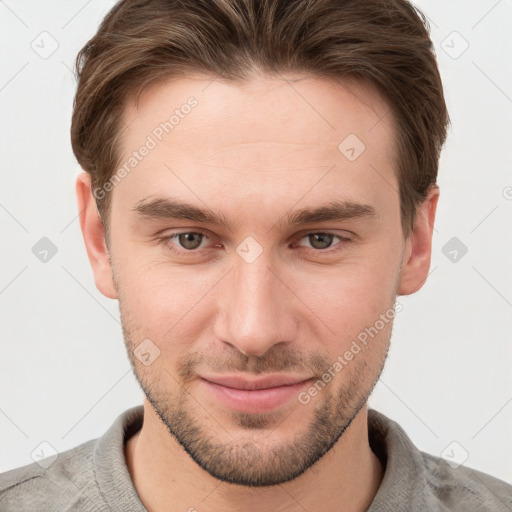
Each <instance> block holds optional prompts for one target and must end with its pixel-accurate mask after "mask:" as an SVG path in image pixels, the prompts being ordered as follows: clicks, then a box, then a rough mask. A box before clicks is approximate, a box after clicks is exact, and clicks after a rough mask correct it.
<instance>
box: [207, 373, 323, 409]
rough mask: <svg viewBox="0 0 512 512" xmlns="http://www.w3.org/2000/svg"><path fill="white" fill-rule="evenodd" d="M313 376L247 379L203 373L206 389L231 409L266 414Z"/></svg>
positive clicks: (292, 395)
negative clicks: (205, 374)
mask: <svg viewBox="0 0 512 512" xmlns="http://www.w3.org/2000/svg"><path fill="white" fill-rule="evenodd" d="M312 380H313V377H304V376H292V375H277V374H275V375H266V376H263V377H259V378H255V379H248V378H246V377H242V376H240V375H222V376H220V375H215V376H201V379H200V381H201V382H202V383H203V384H204V387H205V388H206V390H207V392H209V394H210V395H213V396H214V397H215V398H216V399H217V400H218V401H220V402H221V403H222V404H224V405H227V406H228V407H229V408H230V409H233V410H236V411H243V412H248V413H263V412H269V411H271V410H273V409H276V408H278V407H280V406H282V405H284V404H286V403H288V402H289V401H290V400H291V399H292V398H294V397H297V395H298V393H299V392H300V391H301V389H302V388H304V387H305V386H307V385H308V384H309V383H310V382H311V381H312Z"/></svg>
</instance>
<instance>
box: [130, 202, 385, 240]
mask: <svg viewBox="0 0 512 512" xmlns="http://www.w3.org/2000/svg"><path fill="white" fill-rule="evenodd" d="M132 211H134V212H136V213H137V215H138V216H139V217H141V218H147V219H161V220H190V221H193V222H200V223H203V224H213V225H218V226H223V227H225V228H227V229H228V230H230V231H233V230H234V227H235V226H234V224H233V223H231V222H230V221H229V220H228V219H227V218H226V217H225V216H224V215H222V214H219V213H215V212H213V211H211V210H210V209H207V208H205V209H203V208H198V207H197V206H194V205H191V204H188V203H185V202H183V201H180V200H178V199H176V198H173V197H154V198H151V196H150V197H147V198H144V199H142V200H140V201H139V202H138V203H137V205H136V206H135V207H134V208H132ZM374 217H377V210H376V209H375V208H374V207H373V206H371V205H369V204H361V203H355V202H353V201H340V200H333V201H330V202H329V203H327V204H326V205H323V206H319V207H309V208H304V209H302V210H298V211H294V212H291V213H290V212H289V213H287V214H285V215H284V217H283V218H282V219H281V220H280V221H279V222H278V223H277V225H278V226H280V227H282V226H283V225H286V224H289V225H302V224H310V223H313V222H333V221H343V220H350V219H367V220H370V219H371V218H374Z"/></svg>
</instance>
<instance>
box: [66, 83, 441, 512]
mask: <svg viewBox="0 0 512 512" xmlns="http://www.w3.org/2000/svg"><path fill="white" fill-rule="evenodd" d="M284 78H286V79H284ZM190 96H194V97H195V98H197V100H198V105H197V107H195V108H194V109H193V110H192V111H191V112H190V114H188V115H187V116H185V117H184V118H183V119H181V120H180V123H179V124H178V125H177V126H175V128H174V129H173V130H172V132H171V133H170V134H168V135H167V136H165V137H164V138H163V140H162V141H161V142H159V143H158V145H157V146H156V147H155V148H154V149H152V150H151V151H150V152H149V154H148V155H147V156H146V157H145V158H144V159H143V160H142V161H141V162H140V163H138V165H137V167H136V168H135V169H134V170H133V171H131V172H130V173H129V174H128V175H127V176H126V177H125V178H124V179H123V180H121V182H120V183H119V184H117V185H116V186H115V187H114V189H113V190H112V192H111V194H112V210H111V218H110V223H111V224H110V227H111V239H110V241H109V246H108V247H107V244H106V243H105V235H104V229H103V225H102V222H101V219H100V217H99V215H98V211H97V208H96V204H95V199H94V197H93V195H92V192H91V184H90V179H89V175H88V174H87V173H82V174H80V175H79V177H78V179H77V186H76V191H77V197H78V207H79V211H80V212H81V214H80V221H81V228H82V232H83V236H84V240H85V245H86V249H87V253H88V256H89V259H90V262H91V265H92V269H93V272H94V277H95V282H96V286H97V287H98V289H99V290H100V291H101V293H103V294H104V295H105V296H106V297H110V298H112V299H118V300H119V305H120V311H121V319H122V324H123V332H124V337H125V342H126V345H127V350H128V354H129V357H130V361H131V363H132V365H133V369H134V372H135V374H136V376H137V379H138V380H139V382H140V384H141V387H142V389H143V390H144V392H145V395H146V398H145V401H144V424H143V427H142V429H141V430H140V431H139V432H138V433H137V434H135V435H134V436H133V437H131V438H130V439H129V440H128V441H127V443H126V447H125V456H126V461H127V465H128V468H129V471H130V475H131V477H132V480H133V482H134V486H135V488H136V490H137V492H138V494H139V497H140V499H141V501H142V502H143V504H144V505H145V507H146V508H147V509H148V510H150V511H161V510H168V504H169V503H172V504H173V510H189V509H193V507H195V508H197V510H200V511H201V512H203V511H205V512H208V511H219V510H222V511H230V510H247V511H253V510H254V511H256V510H279V511H281V510H283V511H284V510H286V511H292V510H293V511H295V510H304V509H306V510H308V511H310V512H313V511H320V510H322V511H324V512H325V511H331V510H332V511H334V510H339V507H340V503H343V510H346V511H360V510H361V511H362V510H366V509H367V508H368V507H369V506H370V504H371V502H372V500H373V498H374V496H375V494H376V492H377V490H378V488H379V485H380V483H381V481H382V478H383V468H382V465H381V463H380V462H379V460H378V458H377V457H376V456H375V454H374V453H373V452H372V450H371V448H370V445H369V441H368V422H367V399H368V396H369V395H370V393H371V391H372V390H373V388H374V385H375V383H376V381H377V380H378V377H379V375H380V373H381V371H382V368H383V366H384V362H385V359H386V355H387V352H388V348H389V340H390V336H391V328H392V321H390V322H388V323H386V324H385V325H384V327H383V328H382V329H380V330H379V332H378V334H377V335H376V336H374V337H373V338H372V339H371V341H370V342H369V343H368V344H367V345H366V346H362V350H361V351H360V352H359V353H358V354H357V355H356V356H354V358H353V359H352V360H351V361H349V362H348V363H347V364H346V366H344V367H343V369H342V370H341V371H338V372H335V377H334V378H332V379H331V380H330V382H328V383H327V384H326V385H325V387H324V388H323V389H322V390H321V391H319V392H318V393H317V394H316V396H314V397H312V398H311V400H310V401H309V402H308V403H307V404H304V403H301V402H300V401H299V400H298V399H295V398H294V399H291V400H290V401H288V402H286V403H284V404H283V405H281V406H279V407H277V408H275V409H273V410H271V411H269V412H263V413H258V414H257V413H246V412H243V411H235V410H233V409H231V408H230V407H229V406H227V405H225V404H224V403H222V402H221V401H219V400H218V399H217V398H216V396H215V395H214V394H212V393H211V391H210V389H209V388H208V387H207V386H205V384H204V381H202V379H201V376H204V375H208V374H209V373H211V372H213V373H216V374H219V373H221V372H228V373H230V374H234V373H236V374H238V375H244V376H247V377H255V376H256V375H260V376H261V375H262V374H268V373H281V374H293V375H299V376H301V377H304V378H305V379H307V378H312V379H318V378H320V377H321V376H322V374H323V373H324V371H325V370H326V369H327V368H328V367H332V365H333V363H334V362H335V361H336V360H337V358H338V356H340V355H342V354H344V353H345V352H346V351H347V350H348V349H349V348H350V346H351V343H352V342H353V340H355V339H357V336H358V334H360V333H361V332H362V331H364V329H365V328H366V327H369V326H372V325H374V324H375V322H376V320H378V319H379V315H381V314H384V313H385V312H389V311H390V310H391V311H392V309H393V305H394V303H395V299H396V296H397V295H406V294H410V293H414V292H415V291H417V290H418V289H419V288H420V287H421V286H422V285H423V283H424V281H425V279H426V277H427V274H428V269H429V265H430V254H431V240H432V231H433V224H434V218H435V211H436V206H437V200H438V196H439V190H438V188H437V187H435V186H434V187H432V189H431V190H430V193H429V194H428V196H427V198H426V200H425V202H424V203H423V204H422V205H420V208H419V213H418V215H417V217H416V220H415V224H414V229H413V232H412V234H411V235H410V236H409V237H407V238H404V234H403V232H402V228H401V222H400V204H399V196H398V192H397V191H398V181H397V177H396V171H395V169H396V165H395V162H394V157H393V155H394V139H393V137H394V133H395V131H394V126H393V120H392V116H390V115H386V114H387V113H388V112H389V107H388V106H387V104H386V102H385V101H384V100H383V99H382V98H381V97H380V95H379V94H378V93H376V92H375V91H374V90H373V89H372V88H371V87H370V86H368V85H365V84H362V83H358V82H354V81H347V82H345V83H344V84H343V86H340V85H335V84H333V83H330V82H328V81H326V80H324V79H320V78H314V77H305V76H300V77H299V76H286V77H282V76H263V75H260V76H255V77H254V78H253V79H251V80H250V81H248V82H246V83H244V84H234V83H228V82H222V81H220V80H215V81H213V82H212V79H211V78H209V77H200V76H198V77H188V78H180V79H178V80H174V81H168V82H165V83H163V84H160V85H159V86H154V87H151V88H149V89H146V90H145V91H144V92H143V94H142V96H141V97H140V100H139V102H138V105H137V104H136V103H135V102H134V101H132V100H130V101H129V102H128V103H127V105H126V109H125V119H124V121H125V124H126V126H127V128H126V130H125V131H124V133H123V142H122V148H121V150H122V155H121V159H120V160H121V162H124V161H126V160H127V159H128V158H129V157H130V155H131V153H132V151H134V150H136V149H137V148H139V147H140V146H141V144H143V143H144V141H145V140H146V137H147V136H148V134H151V133H152V130H154V128H155V127H156V126H158V125H159V123H160V122H162V121H163V120H164V119H166V118H168V117H169V115H170V113H172V111H173V110H174V109H175V108H177V107H179V106H180V105H182V104H183V103H185V102H186V100H187V98H188V97H190ZM349 134H356V135H357V136H358V137H359V139H360V140H361V141H363V143H364V144H365V146H366V148H365V151H364V152H363V153H362V154H361V155H360V156H359V157H358V158H357V159H356V160H354V161H349V160H348V159H347V158H346V157H345V156H344V155H343V154H342V153H341V152H340V151H339V149H338V145H339V144H340V142H342V141H343V140H344V139H345V138H346V137H347V135H349ZM156 196H158V197H166V196H173V197H174V198H178V199H180V200H182V201H185V202H187V203H190V204H193V205H194V206H197V207H199V208H209V209H210V210H211V211H213V212H215V213H218V214H222V215H223V216H224V217H225V218H226V219H227V220H228V221H230V222H231V223H232V224H233V225H232V226H231V229H228V228H227V227H224V226H221V225H216V224H209V223H202V222H197V221H190V220H173V219H162V218H146V217H144V216H141V215H140V214H137V212H136V211H134V208H135V207H136V205H137V204H141V201H147V200H148V198H155V197H156ZM332 200H341V201H350V202H352V203H358V204H364V205H369V206H371V207H372V208H373V210H374V211H375V215H371V216H360V217H356V218H346V219H342V220H336V221H324V222H312V223H308V224H304V225H290V224H287V223H286V222H284V220H285V219H286V215H287V214H289V213H290V212H294V211H296V210H299V209H303V208H306V207H308V208H314V207H319V206H323V205H326V204H327V203H329V202H330V201H332ZM178 231H185V232H189V233H190V232H193V233H194V232H200V233H201V234H203V235H205V236H204V237H201V236H199V237H198V238H194V237H192V239H191V242H194V243H195V244H196V245H195V246H194V247H196V246H199V247H198V248H197V249H193V250H192V251H191V249H190V247H191V246H190V245H185V246H184V245H183V244H184V242H185V243H186V242H187V240H183V239H182V238H179V237H174V238H171V239H168V240H167V241H166V242H162V240H159V238H160V239H161V238H162V237H164V236H167V237H170V236H171V235H173V234H175V233H176V232H178ZM326 232H327V233H332V234H334V235H336V236H334V237H332V240H331V238H329V237H328V238H327V242H326V239H325V237H324V238H320V240H318V238H315V236H314V234H315V233H316V234H318V233H326ZM248 236H251V237H252V238H253V239H254V240H256V242H257V244H258V246H259V247H260V248H261V250H262V252H261V254H260V255H259V256H258V257H257V258H256V259H255V260H254V261H252V262H248V261H246V260H244V259H243V258H242V257H241V256H240V255H239V254H238V253H237V247H238V246H239V245H240V244H241V242H243V241H244V240H245V239H246V237H248ZM338 236H341V237H344V238H346V239H347V240H345V239H344V238H337V237H338ZM320 242H323V243H324V245H321V244H320ZM172 247H174V248H175V249H176V250H177V251H181V252H180V254H177V253H175V252H173V251H172ZM327 251H330V252H327ZM144 339H150V340H151V342H152V343H153V344H154V346H156V347H158V349H159V350H160V354H159V356H158V357H157V358H156V359H155V360H154V361H153V362H152V363H151V364H150V365H149V366H146V365H144V364H143V363H142V362H141V361H140V360H139V359H138V358H137V357H136V356H135V354H134V350H135V349H136V348H137V346H138V345H139V344H140V343H141V341H142V340H144ZM310 384H311V383H310ZM310 384H309V385H308V384H307V383H306V385H305V387H304V389H305V390H307V389H308V388H309V387H310ZM304 389H303V391H304ZM326 450H327V451H326ZM324 452H326V453H324ZM276 454H277V456H275V455H276Z"/></svg>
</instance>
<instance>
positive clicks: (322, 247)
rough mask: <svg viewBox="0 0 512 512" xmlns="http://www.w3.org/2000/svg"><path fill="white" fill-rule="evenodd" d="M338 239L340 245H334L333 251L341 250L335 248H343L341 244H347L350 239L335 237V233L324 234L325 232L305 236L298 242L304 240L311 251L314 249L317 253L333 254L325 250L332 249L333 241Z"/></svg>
mask: <svg viewBox="0 0 512 512" xmlns="http://www.w3.org/2000/svg"><path fill="white" fill-rule="evenodd" d="M336 238H337V239H339V240H340V243H338V244H334V247H336V249H334V251H336V250H341V248H342V247H339V248H338V247H337V246H343V245H344V244H343V242H349V241H350V239H349V238H346V237H343V236H341V235H336V234H335V233H325V232H318V233H308V234H307V235H305V236H303V237H302V238H301V239H300V240H304V239H306V240H307V241H308V242H309V243H310V244H311V245H310V247H311V248H312V249H315V250H317V251H322V252H333V251H329V250H326V249H330V248H331V247H333V241H334V240H335V239H336Z"/></svg>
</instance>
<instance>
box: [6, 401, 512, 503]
mask: <svg viewBox="0 0 512 512" xmlns="http://www.w3.org/2000/svg"><path fill="white" fill-rule="evenodd" d="M142 415H143V407H142V406H137V407H134V408H132V409H129V410H127V411H125V412H124V413H122V414H121V415H120V416H119V417H118V418H117V419H116V421H115V422H114V423H113V425H112V426H111V427H110V428H109V429H108V430H107V432H106V433H105V434H104V435H103V436H101V437H100V438H99V439H97V440H91V441H88V442H86V443H83V444H81V445H79V446H77V447H75V448H72V449H70V450H68V451H65V452H62V453H60V454H59V455H58V457H57V459H56V460H55V461H54V462H53V463H52V464H51V465H50V466H49V467H48V468H47V469H44V467H41V466H44V465H45V464H41V462H40V463H39V464H41V466H40V465H39V464H38V463H33V464H30V465H28V466H24V467H21V468H18V469H13V470H11V471H8V472H6V473H3V474H2V475H0V510H1V511H2V512H8V511H23V512H30V511H34V512H35V511H37V512H49V511H59V512H62V511H76V510H80V511H107V510H112V511H130V512H144V511H145V510H146V509H145V508H144V506H143V505H142V503H141V501H140V500H139V497H138V495H137V491H136V490H135V488H134V486H133V483H132V481H131V478H130V474H129V472H128V468H127V466H126V462H125V458H124V442H125V441H126V439H128V438H129V437H130V436H131V435H133V434H134V433H135V432H137V431H138V430H139V429H140V427H141V425H142ZM368 429H369V439H370V446H371V448H372V450H373V451H374V453H375V454H376V455H377V456H378V457H379V459H380V460H381V462H382V464H383V467H384V468H385V472H384V478H383V480H382V483H381V486H380V488H379V490H378V492H377V494H376V496H375V498H374V500H373V502H372V505H371V506H370V508H369V509H368V510H369V512H401V511H404V512H405V511H414V512H423V511H428V512H433V511H440V512H441V511H448V510H450V511H461V512H462V511H463V512H476V511H484V510H485V511H492V512H501V511H503V512H510V511H512V486H511V485H509V484H507V483H506V482H503V481H501V480H498V479H496V478H493V477H491V476H489V475H486V474H484V473H481V472H479V471H476V470H473V469H469V468H466V467H464V466H459V467H457V468H453V467H451V466H450V465H449V464H448V463H447V462H446V461H444V460H443V459H441V458H438V457H434V456H432V455H429V454H427V453H424V452H422V451H420V450H418V449H417V448H416V447H415V446H414V445H413V443H412V442H411V440H410V439H409V438H408V436H407V435H406V433H405V432H404V431H403V429H402V428H401V427H400V426H399V425H398V424H397V423H396V422H394V421H392V420H390V419H389V418H387V417H386V416H384V415H383V414H381V413H379V412H377V411H376V410H374V409H369V410H368ZM192 502H193V499H192ZM192 504H193V503H192ZM170 510H172V507H171V508H170Z"/></svg>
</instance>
